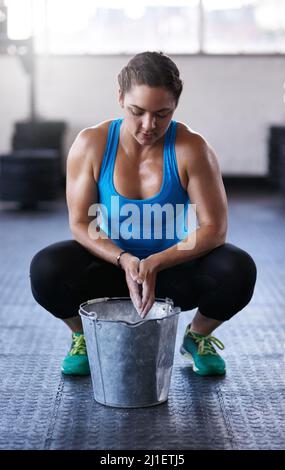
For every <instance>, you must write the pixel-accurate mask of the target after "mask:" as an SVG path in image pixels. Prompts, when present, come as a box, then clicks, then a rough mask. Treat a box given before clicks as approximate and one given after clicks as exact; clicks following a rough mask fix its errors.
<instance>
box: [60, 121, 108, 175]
mask: <svg viewBox="0 0 285 470" xmlns="http://www.w3.org/2000/svg"><path fill="white" fill-rule="evenodd" d="M111 122H112V119H110V120H108V121H103V122H100V123H99V124H97V125H95V126H92V127H86V128H85V129H82V130H81V131H80V132H79V133H78V135H77V136H76V138H75V140H74V142H73V144H72V146H71V149H70V152H69V155H68V160H67V169H68V168H69V167H70V166H72V167H76V170H77V171H80V169H89V171H92V172H93V174H94V177H95V179H97V176H98V175H99V172H100V167H101V163H102V159H103V155H104V150H105V146H106V142H107V136H108V129H109V125H110V123H111Z"/></svg>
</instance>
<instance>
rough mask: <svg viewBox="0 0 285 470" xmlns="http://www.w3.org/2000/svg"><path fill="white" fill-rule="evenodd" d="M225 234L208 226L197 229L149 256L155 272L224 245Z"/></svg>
mask: <svg viewBox="0 0 285 470" xmlns="http://www.w3.org/2000/svg"><path fill="white" fill-rule="evenodd" d="M225 238H226V234H225V233H218V232H217V230H216V229H214V228H213V227H210V226H203V227H199V228H198V229H197V230H196V231H195V232H192V233H191V234H190V235H189V236H188V238H187V239H185V240H183V241H181V242H179V243H177V244H176V245H174V246H172V247H170V248H167V249H166V250H164V251H161V252H160V253H155V254H153V255H151V258H152V259H153V261H154V264H155V266H156V269H157V271H158V272H159V271H162V270H163V269H167V268H170V267H171V266H175V265H177V264H181V263H185V262H186V261H191V260H194V259H195V258H199V257H200V256H203V255H205V254H207V253H209V252H210V251H212V250H213V249H214V248H216V247H218V246H220V245H222V244H223V243H225Z"/></svg>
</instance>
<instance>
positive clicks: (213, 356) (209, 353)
mask: <svg viewBox="0 0 285 470" xmlns="http://www.w3.org/2000/svg"><path fill="white" fill-rule="evenodd" d="M190 327H191V325H188V326H187V328H186V331H185V334H184V339H183V343H182V346H181V348H180V352H181V354H182V355H183V356H185V357H187V358H190V359H192V361H193V371H194V372H196V374H199V375H224V374H225V373H226V363H225V361H224V359H223V358H222V357H221V356H219V354H218V353H217V351H216V350H215V348H214V346H213V345H212V343H214V344H215V346H217V347H218V348H219V349H224V348H225V347H224V345H223V343H222V342H221V341H219V340H218V339H217V338H215V336H210V335H208V336H203V335H199V334H198V333H194V332H193V331H190Z"/></svg>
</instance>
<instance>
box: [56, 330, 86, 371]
mask: <svg viewBox="0 0 285 470" xmlns="http://www.w3.org/2000/svg"><path fill="white" fill-rule="evenodd" d="M61 370H62V372H63V374H66V375H89V374H90V368H89V362H88V356H87V350H86V344H85V337H84V334H83V333H72V345H71V349H70V351H69V353H68V354H67V356H66V357H65V358H64V359H63V361H62V364H61Z"/></svg>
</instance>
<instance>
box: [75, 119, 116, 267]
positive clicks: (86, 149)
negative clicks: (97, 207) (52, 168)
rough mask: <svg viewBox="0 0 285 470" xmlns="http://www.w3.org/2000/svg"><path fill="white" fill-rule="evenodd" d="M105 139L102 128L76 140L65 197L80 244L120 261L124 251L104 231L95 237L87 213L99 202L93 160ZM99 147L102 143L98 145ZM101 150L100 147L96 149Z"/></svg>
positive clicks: (76, 238) (111, 259)
mask: <svg viewBox="0 0 285 470" xmlns="http://www.w3.org/2000/svg"><path fill="white" fill-rule="evenodd" d="M100 139H101V140H102V130H101V129H98V128H94V129H85V130H84V131H82V132H80V133H79V135H78V136H77V138H76V140H75V141H74V143H73V145H72V147H71V149H70V152H69V155H68V159H67V182H66V198H67V205H68V211H69V225H70V229H71V231H72V234H73V236H74V238H75V240H77V241H78V242H79V243H80V244H81V245H83V246H84V247H85V248H86V249H87V250H89V251H90V252H91V253H93V254H94V255H95V256H99V257H100V258H103V259H104V260H106V261H108V262H110V263H113V264H117V261H116V257H117V256H118V254H119V253H120V252H121V251H122V250H121V249H120V248H119V247H118V246H117V245H116V244H115V243H114V242H113V241H112V240H111V239H110V238H108V237H107V235H106V234H105V237H106V238H105V239H103V238H100V237H98V238H97V239H95V240H94V239H92V238H91V237H90V234H89V233H88V227H89V224H90V222H91V221H92V219H94V217H90V216H88V210H89V207H90V206H91V205H92V204H94V203H96V202H98V189H97V183H96V181H95V178H94V172H93V164H94V159H96V158H98V155H96V148H97V149H98V142H100ZM99 147H100V146H99ZM97 152H98V150H97Z"/></svg>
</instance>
